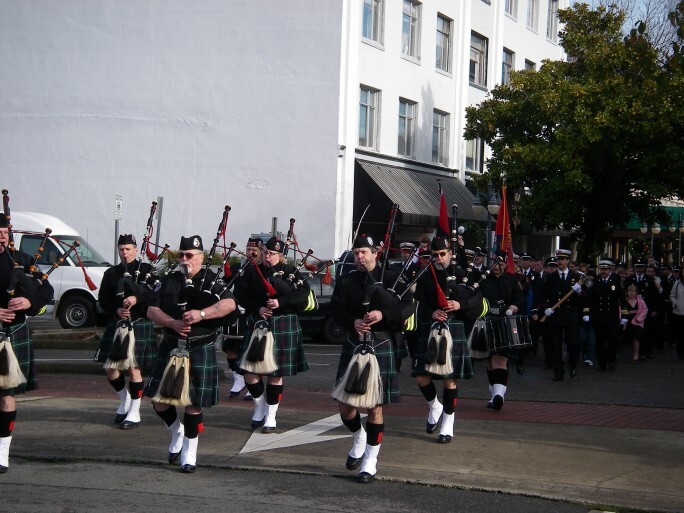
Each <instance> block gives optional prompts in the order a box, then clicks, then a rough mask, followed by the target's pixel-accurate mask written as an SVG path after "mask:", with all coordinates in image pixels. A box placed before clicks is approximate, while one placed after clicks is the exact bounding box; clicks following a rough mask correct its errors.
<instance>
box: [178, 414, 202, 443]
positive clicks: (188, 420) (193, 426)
mask: <svg viewBox="0 0 684 513" xmlns="http://www.w3.org/2000/svg"><path fill="white" fill-rule="evenodd" d="M183 424H184V425H185V438H197V436H198V435H199V434H200V433H202V432H203V431H204V424H202V413H198V414H197V415H190V414H189V413H186V414H185V415H184V416H183Z"/></svg>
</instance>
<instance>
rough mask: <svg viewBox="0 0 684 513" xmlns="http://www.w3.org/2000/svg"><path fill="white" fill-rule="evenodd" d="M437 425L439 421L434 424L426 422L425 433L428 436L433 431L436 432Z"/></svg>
mask: <svg viewBox="0 0 684 513" xmlns="http://www.w3.org/2000/svg"><path fill="white" fill-rule="evenodd" d="M437 424H439V421H438V422H437V423H435V424H430V423H429V422H426V423H425V432H426V433H430V434H432V433H434V432H435V431H437Z"/></svg>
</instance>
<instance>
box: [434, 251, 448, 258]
mask: <svg viewBox="0 0 684 513" xmlns="http://www.w3.org/2000/svg"><path fill="white" fill-rule="evenodd" d="M432 256H441V257H445V256H447V251H435V252H434V253H432Z"/></svg>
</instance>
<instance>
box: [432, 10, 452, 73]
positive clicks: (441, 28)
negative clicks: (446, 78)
mask: <svg viewBox="0 0 684 513" xmlns="http://www.w3.org/2000/svg"><path fill="white" fill-rule="evenodd" d="M436 50H437V56H436V60H435V66H436V67H437V69H441V70H442V71H446V72H450V71H451V20H450V19H447V18H445V17H444V16H442V15H441V14H438V15H437V47H436Z"/></svg>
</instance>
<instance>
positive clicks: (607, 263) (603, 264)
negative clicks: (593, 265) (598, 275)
mask: <svg viewBox="0 0 684 513" xmlns="http://www.w3.org/2000/svg"><path fill="white" fill-rule="evenodd" d="M613 265H615V264H614V263H613V261H612V260H610V259H608V258H603V259H601V260H599V263H598V268H599V269H611V268H612V267H613Z"/></svg>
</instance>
